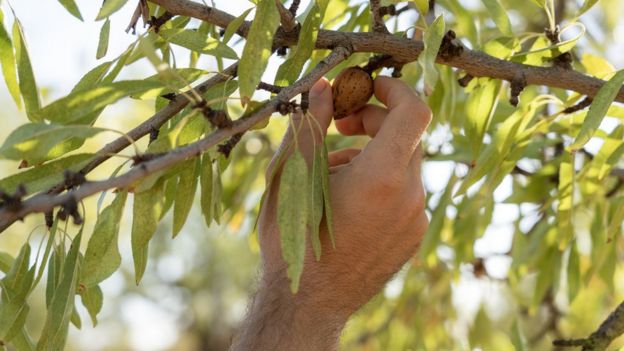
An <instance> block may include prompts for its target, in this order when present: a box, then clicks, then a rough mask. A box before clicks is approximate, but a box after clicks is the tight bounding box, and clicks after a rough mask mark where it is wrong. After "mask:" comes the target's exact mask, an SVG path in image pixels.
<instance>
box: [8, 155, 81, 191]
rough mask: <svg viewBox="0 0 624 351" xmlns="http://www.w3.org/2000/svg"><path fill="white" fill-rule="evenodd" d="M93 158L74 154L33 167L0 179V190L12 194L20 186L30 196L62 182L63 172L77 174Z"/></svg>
mask: <svg viewBox="0 0 624 351" xmlns="http://www.w3.org/2000/svg"><path fill="white" fill-rule="evenodd" d="M92 157H93V155H92V154H76V155H71V156H67V157H64V158H61V159H58V160H54V161H51V162H46V163H45V164H43V165H39V166H35V167H33V168H31V169H27V170H25V171H23V172H20V173H17V174H13V175H11V176H8V177H6V178H4V179H0V189H2V190H3V191H4V192H7V193H14V192H15V191H16V190H17V188H18V187H19V185H20V184H23V185H24V186H25V187H26V191H28V193H30V194H32V193H35V192H38V191H41V190H45V189H48V188H49V187H51V186H53V185H54V184H57V183H58V182H60V181H62V180H63V179H64V178H63V171H64V170H66V169H69V170H71V171H74V172H77V171H79V170H80V169H81V168H82V167H83V166H85V165H86V164H87V163H88V162H89V160H90V159H91V158H92Z"/></svg>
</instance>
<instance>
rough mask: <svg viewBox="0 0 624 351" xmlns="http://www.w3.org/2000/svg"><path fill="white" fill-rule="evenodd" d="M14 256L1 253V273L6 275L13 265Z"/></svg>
mask: <svg viewBox="0 0 624 351" xmlns="http://www.w3.org/2000/svg"><path fill="white" fill-rule="evenodd" d="M13 261H14V259H13V256H11V255H9V254H8V253H6V252H2V251H0V272H2V273H4V274H6V273H7V272H8V271H9V269H11V266H12V265H13Z"/></svg>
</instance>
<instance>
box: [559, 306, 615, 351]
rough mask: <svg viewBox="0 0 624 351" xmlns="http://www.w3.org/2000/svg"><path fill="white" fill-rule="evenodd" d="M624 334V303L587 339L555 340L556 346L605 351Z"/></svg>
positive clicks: (586, 350) (588, 350)
mask: <svg viewBox="0 0 624 351" xmlns="http://www.w3.org/2000/svg"><path fill="white" fill-rule="evenodd" d="M622 333H624V302H622V303H620V305H619V306H618V307H617V308H616V309H615V310H614V311H613V312H611V314H610V315H609V316H608V317H607V319H605V321H604V322H602V324H600V327H598V329H597V330H596V331H595V332H593V333H592V334H591V335H590V336H589V337H587V338H586V339H572V340H561V339H560V340H555V341H553V345H555V346H569V347H575V346H582V347H583V349H582V350H583V351H603V350H606V349H607V347H608V346H609V345H610V344H611V342H612V341H613V340H614V339H615V338H617V337H618V336H620V335H622Z"/></svg>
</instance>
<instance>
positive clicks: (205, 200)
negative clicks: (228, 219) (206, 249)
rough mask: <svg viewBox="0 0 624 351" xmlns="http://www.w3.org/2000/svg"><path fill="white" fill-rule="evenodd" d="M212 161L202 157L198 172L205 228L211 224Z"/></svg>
mask: <svg viewBox="0 0 624 351" xmlns="http://www.w3.org/2000/svg"><path fill="white" fill-rule="evenodd" d="M212 177H213V175H212V159H211V158H210V155H208V154H207V153H206V154H204V156H203V157H202V164H201V170H200V176H199V178H200V185H201V198H200V204H201V210H202V215H203V216H204V220H205V221H206V226H208V227H210V224H211V223H212V218H213V214H212V209H213V206H212V182H213V181H212Z"/></svg>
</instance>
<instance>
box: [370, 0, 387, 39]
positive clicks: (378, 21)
mask: <svg viewBox="0 0 624 351" xmlns="http://www.w3.org/2000/svg"><path fill="white" fill-rule="evenodd" d="M370 11H371V14H372V19H373V31H375V32H377V33H385V34H388V33H389V32H388V28H386V25H385V24H384V21H383V13H381V1H380V0H370Z"/></svg>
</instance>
